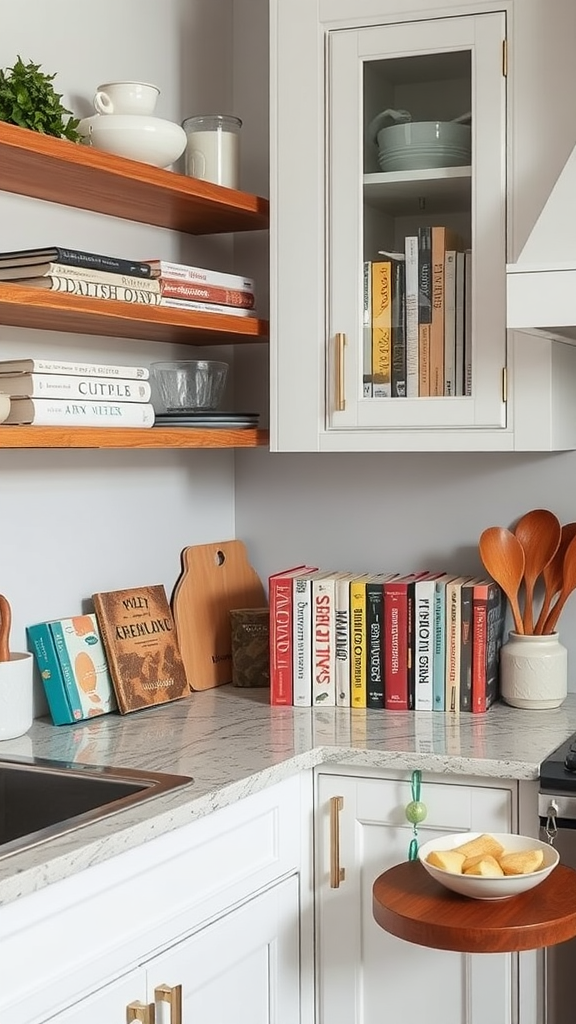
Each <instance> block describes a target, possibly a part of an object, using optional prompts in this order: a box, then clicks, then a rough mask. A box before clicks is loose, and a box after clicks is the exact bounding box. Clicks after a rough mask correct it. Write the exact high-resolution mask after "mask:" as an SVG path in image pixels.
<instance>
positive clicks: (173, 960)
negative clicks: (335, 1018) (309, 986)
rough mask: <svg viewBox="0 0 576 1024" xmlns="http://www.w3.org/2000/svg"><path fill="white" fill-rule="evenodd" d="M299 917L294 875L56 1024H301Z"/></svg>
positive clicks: (58, 1018) (55, 1020) (59, 1016)
mask: <svg viewBox="0 0 576 1024" xmlns="http://www.w3.org/2000/svg"><path fill="white" fill-rule="evenodd" d="M298 918H299V915H298V878H297V876H293V877H291V878H288V879H286V880H285V881H283V882H279V883H278V884H277V885H275V886H273V887H272V888H271V889H269V890H268V891H266V892H264V893H262V894H260V895H259V896H255V897H254V898H253V899H251V900H249V901H248V902H247V903H246V904H243V905H242V906H240V907H239V908H237V909H236V910H233V911H231V912H230V913H228V914H225V915H224V916H223V917H222V918H220V919H218V920H217V921H214V922H213V923H211V924H209V925H206V926H205V927H204V928H200V929H199V930H198V931H196V932H195V933H194V934H192V935H190V936H188V937H187V938H185V939H183V940H182V941H181V942H178V943H176V944H175V945H174V946H171V947H170V948H169V949H167V950H165V952H163V953H161V954H160V955H158V956H155V957H153V958H152V959H151V960H149V961H147V962H146V963H144V964H143V965H142V967H141V968H139V969H137V970H133V971H130V973H129V974H127V975H125V976H124V977H122V978H120V979H119V980H116V981H114V982H111V983H109V984H107V985H105V986H103V987H102V988H101V989H100V990H99V991H97V992H95V993H92V994H91V995H90V996H87V997H86V998H85V999H82V1000H80V1001H79V1002H77V1003H75V1004H74V1005H73V1006H71V1007H69V1008H68V1009H67V1010H65V1011H64V1012H63V1013H59V1014H57V1015H56V1016H55V1017H52V1018H50V1024H125V1022H126V1021H127V1020H128V1021H129V1020H131V1019H133V1020H142V1021H144V1022H145V1024H153V1022H154V1021H155V1022H156V1024H200V1022H201V1024H299V1021H300V997H299V963H298V960H299V929H298ZM179 987H180V988H181V991H180V992H179V991H178V988H179ZM179 1003H181V1006H180V1007H179V1005H178V1004H179ZM152 1006H153V1007H154V1013H152V1010H151V1007H152ZM180 1011H181V1012H180Z"/></svg>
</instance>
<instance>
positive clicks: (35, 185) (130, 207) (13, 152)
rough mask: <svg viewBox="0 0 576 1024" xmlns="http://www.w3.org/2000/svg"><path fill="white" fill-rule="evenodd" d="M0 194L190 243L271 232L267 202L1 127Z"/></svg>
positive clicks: (26, 131) (37, 134) (87, 148)
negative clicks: (117, 220) (134, 224)
mask: <svg viewBox="0 0 576 1024" xmlns="http://www.w3.org/2000/svg"><path fill="white" fill-rule="evenodd" d="M0 189H1V190H3V191H5V192H15V193H17V194H18V195H23V196H32V197H33V198H35V199H44V200H47V201H48V202H51V203H59V204H60V205H61V206H73V207H76V208H78V209H81V210H91V211H93V212H95V213H102V214H106V215H108V216H110V217H121V218H123V219H124V220H133V221H138V222H140V223H142V224H154V225H156V226H157V227H162V228H170V229H171V230H172V231H184V232H186V233H187V234H190V235H205V234H210V235H213V234H222V233H228V232H232V231H234V232H236V231H257V230H267V229H268V227H269V216H270V208H269V202H268V200H267V199H264V198H262V197H260V196H254V195H251V194H249V193H247V192H240V191H237V190H236V189H231V188H224V187H223V186H222V185H215V184H213V183H212V182H209V181H202V180H200V179H199V178H190V177H188V175H184V174H176V173H175V172H174V171H166V170H163V169H160V168H157V167H152V166H151V165H150V164H145V163H142V162H141V161H139V160H127V159H126V158H125V157H119V156H114V154H112V153H104V152H102V151H100V150H96V149H93V148H92V147H91V146H85V145H82V144H80V143H75V142H68V141H67V140H66V139H56V138H52V137H50V136H47V135H42V134H41V133H40V132H34V131H31V130H30V129H28V128H18V127H16V126H15V125H10V124H5V123H0Z"/></svg>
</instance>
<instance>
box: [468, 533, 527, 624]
mask: <svg viewBox="0 0 576 1024" xmlns="http://www.w3.org/2000/svg"><path fill="white" fill-rule="evenodd" d="M478 548H479V551H480V558H481V559H482V564H483V565H484V568H485V569H486V571H487V572H488V574H489V575H490V576H491V577H492V579H494V580H496V583H499V584H500V586H501V587H502V590H503V591H504V593H505V594H506V597H507V598H508V601H509V603H510V610H511V612H512V617H513V619H514V628H515V630H516V632H517V633H524V623H523V621H522V616H521V614H520V608H519V607H518V591H519V589H520V584H521V583H522V577H523V575H524V548H523V547H522V545H521V543H520V541H519V540H518V538H517V537H515V536H514V534H513V533H511V532H510V530H507V529H506V527H504V526H489V527H488V529H487V530H484V531H483V533H481V534H480V540H479V542H478Z"/></svg>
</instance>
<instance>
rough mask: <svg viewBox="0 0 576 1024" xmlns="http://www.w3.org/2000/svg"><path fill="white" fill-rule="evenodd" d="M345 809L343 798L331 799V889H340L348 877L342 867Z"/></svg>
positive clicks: (334, 797) (333, 797)
mask: <svg viewBox="0 0 576 1024" xmlns="http://www.w3.org/2000/svg"><path fill="white" fill-rule="evenodd" d="M343 807H344V797H343V796H332V797H330V888H331V889H338V888H340V882H343V881H344V879H345V877H346V872H345V870H344V868H341V867H340V811H341V810H342V808H343Z"/></svg>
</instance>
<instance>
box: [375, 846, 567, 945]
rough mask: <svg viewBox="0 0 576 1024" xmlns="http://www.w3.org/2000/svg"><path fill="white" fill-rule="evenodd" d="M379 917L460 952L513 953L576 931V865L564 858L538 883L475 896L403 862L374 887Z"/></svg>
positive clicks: (409, 937) (403, 933)
mask: <svg viewBox="0 0 576 1024" xmlns="http://www.w3.org/2000/svg"><path fill="white" fill-rule="evenodd" d="M372 910H373V914H374V918H375V920H376V922H377V923H378V924H379V925H380V927H381V928H384V930H385V931H387V932H390V934H391V935H395V936H396V937H397V938H399V939H405V940H406V942H413V943H416V944H417V945H419V946H430V947H432V948H433V949H449V950H452V951H454V952H458V953H513V952H519V951H521V950H526V949H540V948H542V947H544V946H554V945H556V944H557V943H559V942H565V941H566V940H567V939H572V938H574V936H575V935H576V871H574V870H573V869H572V868H568V867H565V865H564V864H559V865H558V867H556V868H555V869H554V871H553V872H552V874H551V875H549V876H548V878H546V879H545V880H544V881H543V882H541V883H540V885H537V886H536V888H535V889H530V890H529V892H525V893H522V894H521V895H519V896H511V897H510V898H509V899H505V900H475V899H470V898H469V897H466V896H459V895H458V894H457V893H454V892H450V891H449V890H448V889H445V888H444V887H443V886H442V885H440V883H439V882H436V881H435V880H434V879H433V878H431V877H430V875H429V874H428V873H427V871H426V870H425V868H423V867H422V865H421V864H420V863H419V862H418V861H406V862H404V863H402V864H397V865H396V866H395V867H393V868H390V869H389V870H388V871H385V872H384V873H383V874H382V875H380V876H379V877H378V878H377V879H376V881H375V882H374V885H373V888H372Z"/></svg>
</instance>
